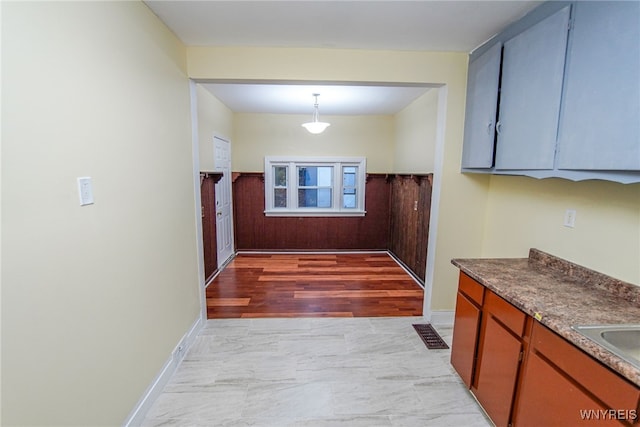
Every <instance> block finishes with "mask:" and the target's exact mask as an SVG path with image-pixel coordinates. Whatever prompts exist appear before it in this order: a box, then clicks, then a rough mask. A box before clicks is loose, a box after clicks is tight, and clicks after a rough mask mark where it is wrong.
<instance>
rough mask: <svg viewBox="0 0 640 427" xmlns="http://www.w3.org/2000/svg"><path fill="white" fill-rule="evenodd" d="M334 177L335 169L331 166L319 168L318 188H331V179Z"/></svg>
mask: <svg viewBox="0 0 640 427" xmlns="http://www.w3.org/2000/svg"><path fill="white" fill-rule="evenodd" d="M332 175H333V168H332V167H330V166H323V167H319V168H318V186H319V187H331V181H332V180H331V177H332Z"/></svg>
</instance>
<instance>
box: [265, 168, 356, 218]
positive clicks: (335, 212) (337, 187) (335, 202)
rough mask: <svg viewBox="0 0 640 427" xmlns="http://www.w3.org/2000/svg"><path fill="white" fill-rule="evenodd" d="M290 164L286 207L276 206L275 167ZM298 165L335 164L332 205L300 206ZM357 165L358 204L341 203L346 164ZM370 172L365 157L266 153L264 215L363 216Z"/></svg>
mask: <svg viewBox="0 0 640 427" xmlns="http://www.w3.org/2000/svg"><path fill="white" fill-rule="evenodd" d="M275 166H287V167H288V169H287V184H288V185H287V203H288V206H289V207H287V208H276V207H274V202H275V201H274V188H275V186H274V183H275V177H274V172H273V170H274V167H275ZM298 166H332V167H333V187H332V193H333V194H332V206H333V207H332V208H297V207H292V206H296V205H297V201H296V200H297V199H296V197H297V196H296V195H297V193H298V191H297V190H298V181H297V167H298ZM344 166H355V167H357V168H358V171H357V174H356V187H355V188H356V207H355V208H344V207H342V196H343V177H342V175H343V167H344ZM366 176H367V160H366V158H365V157H311V156H266V157H265V158H264V196H265V197H264V199H265V210H264V214H265V216H293V217H305V216H315V217H318V216H319V217H322V216H325V217H326V216H364V215H365V214H366V211H365V209H364V203H365V187H366Z"/></svg>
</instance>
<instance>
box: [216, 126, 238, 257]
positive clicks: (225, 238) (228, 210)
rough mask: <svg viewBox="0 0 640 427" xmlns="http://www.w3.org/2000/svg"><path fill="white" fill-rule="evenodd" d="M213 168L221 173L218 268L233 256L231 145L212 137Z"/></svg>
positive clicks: (217, 220)
mask: <svg viewBox="0 0 640 427" xmlns="http://www.w3.org/2000/svg"><path fill="white" fill-rule="evenodd" d="M213 142H214V153H215V154H214V155H215V168H216V171H218V172H222V179H221V180H220V181H218V183H217V184H216V236H217V247H218V267H220V266H222V265H223V264H224V263H225V262H227V260H228V259H229V258H230V257H231V256H232V255H233V251H234V249H233V248H234V242H233V203H232V197H231V144H230V143H229V141H227V140H225V139H223V138H220V137H218V136H214V137H213Z"/></svg>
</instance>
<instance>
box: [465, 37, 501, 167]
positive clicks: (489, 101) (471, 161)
mask: <svg viewBox="0 0 640 427" xmlns="http://www.w3.org/2000/svg"><path fill="white" fill-rule="evenodd" d="M501 56H502V44H501V43H498V44H495V45H494V46H492V47H491V48H490V49H489V50H487V51H486V52H485V53H483V54H482V55H480V56H479V57H478V58H476V59H474V60H473V62H471V63H470V64H469V74H468V78H467V108H466V117H465V123H464V144H463V147H462V168H485V169H488V168H491V167H492V166H493V152H494V144H495V123H496V109H497V107H498V105H497V104H498V85H499V83H500V59H501Z"/></svg>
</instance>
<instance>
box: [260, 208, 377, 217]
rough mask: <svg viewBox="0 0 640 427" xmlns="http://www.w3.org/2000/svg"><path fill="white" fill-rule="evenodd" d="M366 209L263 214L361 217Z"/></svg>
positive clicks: (281, 211)
mask: <svg viewBox="0 0 640 427" xmlns="http://www.w3.org/2000/svg"><path fill="white" fill-rule="evenodd" d="M366 214H367V211H359V210H353V211H315V210H314V211H308V212H305V211H290V210H284V209H283V210H277V211H276V210H272V211H264V215H265V216H285V217H286V216H288V217H350V216H352V217H361V216H365V215H366Z"/></svg>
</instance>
